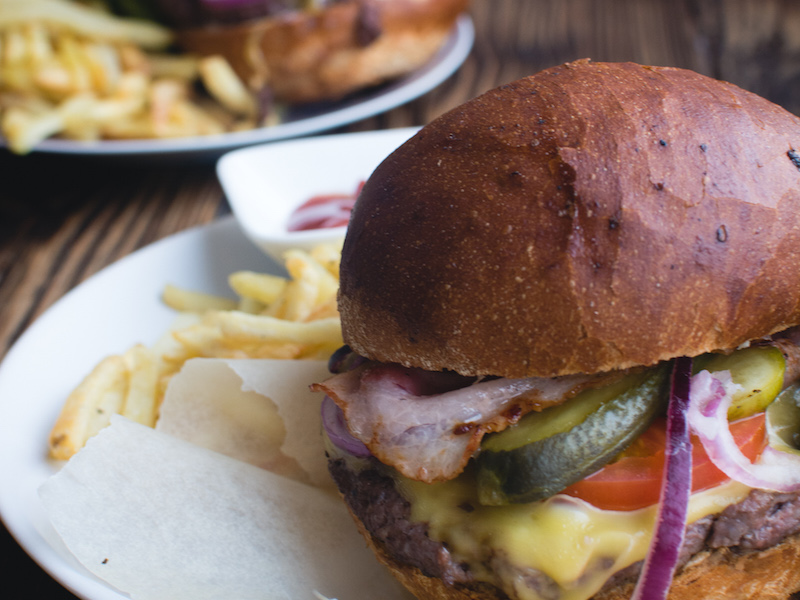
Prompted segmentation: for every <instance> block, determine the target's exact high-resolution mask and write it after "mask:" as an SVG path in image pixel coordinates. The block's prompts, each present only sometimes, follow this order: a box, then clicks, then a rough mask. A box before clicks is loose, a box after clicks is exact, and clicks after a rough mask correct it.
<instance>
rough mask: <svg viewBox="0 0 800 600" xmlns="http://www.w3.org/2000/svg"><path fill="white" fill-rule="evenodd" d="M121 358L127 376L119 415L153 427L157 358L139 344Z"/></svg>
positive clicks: (156, 385) (156, 396)
mask: <svg viewBox="0 0 800 600" xmlns="http://www.w3.org/2000/svg"><path fill="white" fill-rule="evenodd" d="M122 358H123V360H124V361H125V366H126V368H127V370H128V374H129V375H128V387H127V390H126V393H125V399H124V402H123V404H122V410H121V411H120V413H121V414H122V416H124V417H127V418H128V419H130V420H132V421H136V422H137V423H141V424H142V425H147V426H148V427H154V426H155V424H156V416H157V414H158V412H157V409H158V407H157V404H158V376H159V362H158V358H157V357H156V355H155V354H154V353H153V352H152V350H150V349H148V348H146V347H145V346H143V345H141V344H138V345H136V346H134V347H133V348H131V349H129V350H128V351H127V352H125V354H123V356H122Z"/></svg>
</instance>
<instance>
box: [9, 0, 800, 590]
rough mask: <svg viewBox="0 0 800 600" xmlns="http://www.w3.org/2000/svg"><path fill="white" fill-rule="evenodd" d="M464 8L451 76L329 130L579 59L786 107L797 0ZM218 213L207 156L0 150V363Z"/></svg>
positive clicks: (796, 107)
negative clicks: (713, 81) (472, 34)
mask: <svg viewBox="0 0 800 600" xmlns="http://www.w3.org/2000/svg"><path fill="white" fill-rule="evenodd" d="M472 15H473V18H474V21H475V26H476V42H475V47H474V50H473V52H472V54H471V55H470V57H469V58H468V59H467V61H466V62H465V64H464V65H463V67H462V68H461V69H460V70H459V71H458V72H457V73H456V74H455V75H454V76H452V77H451V78H450V79H448V80H447V81H446V82H444V83H443V84H442V85H441V86H440V87H438V88H437V89H436V90H434V91H432V92H430V93H428V94H427V95H425V96H424V97H422V98H420V99H418V100H416V101H414V102H411V103H410V104H408V105H405V106H402V107H400V108H397V109H394V110H392V111H390V112H388V113H386V114H383V115H380V116H377V117H373V118H369V119H366V120H364V121H362V122H359V123H355V124H353V125H351V126H348V127H344V128H342V129H341V130H339V132H344V131H347V132H349V131H363V130H370V129H385V128H391V127H401V126H407V125H422V124H424V123H426V122H428V121H430V120H431V119H433V118H434V117H436V116H437V115H439V114H441V113H442V112H444V111H446V110H447V109H450V108H452V107H454V106H456V105H458V104H460V103H461V102H463V101H465V100H467V99H469V98H472V97H474V96H476V95H477V94H479V93H481V92H483V91H485V90H488V89H490V88H492V87H494V86H497V85H499V84H502V83H505V82H508V81H511V80H513V79H516V78H519V77H522V76H525V75H528V74H531V73H534V72H536V71H538V70H540V69H542V68H545V67H548V66H552V65H555V64H558V63H561V62H565V61H569V60H575V59H579V58H586V57H589V58H592V59H595V60H608V61H627V60H630V61H635V62H641V63H649V64H655V65H672V66H678V67H685V68H690V69H694V70H696V71H699V72H701V73H704V74H707V75H711V76H714V77H718V78H722V79H727V80H729V81H732V82H734V83H736V84H738V85H741V86H742V87H745V88H747V89H749V90H751V91H754V92H757V93H760V94H762V95H764V96H766V97H768V98H769V99H771V100H773V101H775V102H777V103H780V104H782V105H784V106H785V107H786V108H788V109H790V110H792V111H793V112H796V113H799V114H800V93H799V92H800V4H798V3H797V2H794V1H793V0H724V1H723V0H605V1H604V2H598V1H596V0H473V6H472ZM228 212H229V208H228V206H227V204H226V200H225V198H224V195H223V193H222V189H221V187H220V184H219V182H218V181H217V178H216V175H215V171H214V164H213V162H205V163H194V164H175V163H171V162H170V163H167V164H163V163H159V162H157V161H149V162H147V161H144V162H142V161H132V160H131V161H124V162H123V161H119V160H116V161H115V160H107V159H88V158H81V157H64V156H56V155H44V154H36V153H34V154H31V155H29V156H24V157H19V156H13V155H10V154H8V153H5V152H2V153H0V358H2V357H3V356H4V354H5V353H6V352H7V351H8V349H9V347H10V346H11V345H12V344H13V343H14V341H15V340H16V339H17V338H18V337H19V336H20V334H21V333H22V332H23V331H24V330H25V328H26V327H27V326H29V325H30V324H31V323H32V322H33V321H34V320H35V319H36V318H37V317H38V316H39V315H41V314H42V312H43V311H45V310H46V309H47V308H48V307H49V306H50V305H51V304H52V303H53V302H54V301H55V300H57V299H58V298H59V297H61V296H62V295H63V294H64V293H66V292H67V291H68V290H70V289H71V288H73V287H74V286H76V285H78V284H79V283H81V282H82V281H84V280H85V279H86V278H88V277H90V276H91V275H92V274H94V273H96V272H97V271H98V270H100V269H102V268H103V267H105V266H107V265H109V264H110V263H112V262H114V261H116V260H118V259H119V258H121V257H123V256H125V255H127V254H129V253H131V252H133V251H134V250H136V249H138V248H141V247H142V246H145V245H147V244H149V243H151V242H154V241H156V240H158V239H161V238H163V237H165V236H168V235H170V234H173V233H175V232H177V231H181V230H183V229H186V228H188V227H193V226H196V225H203V224H206V223H209V222H211V221H213V220H215V219H217V218H219V217H220V216H222V215H225V214H227V213H228ZM7 400H8V399H2V401H7ZM5 425H6V424H0V426H5ZM42 443H43V444H44V440H43V441H42ZM0 552H1V555H2V556H3V558H4V562H3V573H4V575H5V581H4V585H5V586H6V587H7V588H8V589H11V590H13V589H15V585H14V584H15V583H16V584H17V585H18V586H19V589H20V590H21V593H18V594H15V597H19V598H49V599H66V598H74V596H72V595H71V594H70V593H69V592H67V591H66V590H64V589H63V588H61V587H60V586H59V585H58V584H57V583H56V582H54V581H53V580H51V579H50V578H49V577H48V576H47V575H46V574H45V573H44V572H43V571H42V570H40V569H39V568H38V566H36V565H35V564H34V563H33V561H31V560H30V559H29V558H28V557H27V555H25V553H24V552H23V551H22V550H21V549H20V548H19V547H18V546H17V545H16V544H15V543H14V541H13V539H12V538H11V536H10V535H8V533H7V532H6V531H5V530H2V533H0Z"/></svg>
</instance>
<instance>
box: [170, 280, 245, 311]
mask: <svg viewBox="0 0 800 600" xmlns="http://www.w3.org/2000/svg"><path fill="white" fill-rule="evenodd" d="M161 300H162V301H163V302H164V304H166V305H167V306H169V307H170V308H174V309H175V310H180V311H189V312H205V311H207V310H233V309H234V308H236V306H237V302H236V300H232V299H230V298H224V297H222V296H215V295H213V294H205V293H203V292H195V291H191V290H185V289H183V288H179V287H177V286H175V285H171V284H168V285H166V286H165V287H164V291H163V293H162V295H161Z"/></svg>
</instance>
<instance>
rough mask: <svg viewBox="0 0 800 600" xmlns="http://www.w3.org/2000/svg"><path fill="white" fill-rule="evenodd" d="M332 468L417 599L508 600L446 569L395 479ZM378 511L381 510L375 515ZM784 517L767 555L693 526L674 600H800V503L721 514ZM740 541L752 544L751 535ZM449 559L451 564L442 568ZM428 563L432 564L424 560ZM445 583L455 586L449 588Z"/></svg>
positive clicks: (620, 581)
mask: <svg viewBox="0 0 800 600" xmlns="http://www.w3.org/2000/svg"><path fill="white" fill-rule="evenodd" d="M329 467H330V471H331V474H332V475H333V478H334V480H335V481H336V484H337V486H338V487H339V490H340V492H341V493H342V496H343V497H344V500H345V504H346V505H347V508H348V510H349V511H350V514H351V515H352V517H353V520H354V521H355V523H356V525H357V527H358V529H359V531H360V532H361V534H362V536H363V537H364V538H365V540H366V541H367V544H368V546H369V547H370V548H371V549H372V551H373V552H374V553H375V555H376V556H377V557H378V559H379V560H380V561H381V562H382V563H383V564H384V565H386V567H388V568H389V570H390V571H391V572H392V574H393V575H394V576H395V578H396V579H397V580H398V581H399V582H400V583H402V584H403V586H405V587H406V589H408V590H409V591H410V592H411V593H412V594H414V595H415V596H416V597H417V598H419V599H420V600H511V598H510V597H509V596H508V595H507V594H506V593H505V592H504V591H503V590H501V589H500V588H499V587H497V586H495V585H493V584H490V583H485V582H480V581H474V580H471V579H469V577H468V576H465V571H460V572H456V571H454V570H453V565H450V567H445V566H444V564H445V563H446V562H448V561H449V560H450V558H451V557H449V553H448V552H447V550H446V548H445V547H444V546H443V545H442V544H440V543H438V542H435V541H433V540H432V539H430V538H428V537H427V534H426V530H427V526H425V525H424V524H419V523H416V524H412V523H411V522H410V521H408V518H409V516H410V509H409V505H408V502H407V501H405V500H404V499H402V497H401V496H400V494H399V492H398V491H397V490H396V488H395V487H394V484H393V483H392V481H393V480H392V479H391V478H390V477H386V476H385V475H383V474H381V473H380V472H379V471H378V470H376V469H373V468H369V467H368V468H366V469H363V470H359V471H354V470H351V469H350V468H349V467H348V466H347V464H346V461H344V460H341V459H331V460H330V461H329ZM377 505H383V506H384V508H381V509H380V510H376V509H375V507H376V506H377ZM782 510H783V511H786V512H784V513H783V518H785V517H786V516H787V514H790V515H793V516H791V517H790V518H791V519H792V523H791V524H790V525H788V528H786V526H784V527H785V529H784V532H786V533H788V535H786V536H785V537H783V535H782V534H777V535H779V536H780V537H778V538H773V541H775V542H776V543H774V544H773V545H772V546H769V547H767V548H760V549H744V548H743V547H742V546H738V545H736V546H733V547H727V546H720V547H710V546H709V545H708V543H706V542H705V540H706V539H710V538H711V537H712V533H711V529H710V523H711V522H712V521H713V520H714V519H715V518H716V516H709V517H705V518H704V519H702V520H701V521H698V522H697V523H695V524H693V525H691V526H690V527H689V528H688V529H687V544H688V546H686V545H685V546H684V550H685V551H686V550H687V548H693V549H689V550H688V552H687V553H685V554H682V556H683V557H684V558H683V561H682V566H681V567H680V568H679V570H678V571H677V572H676V574H675V577H674V580H673V584H672V587H671V589H670V593H669V596H668V598H669V600H695V599H697V598H704V599H710V600H715V599H719V600H723V599H724V600H787V599H789V598H792V599H793V600H800V594H797V595H796V596H792V594H793V593H796V592H799V591H800V531H799V529H800V524H797V523H796V522H795V521H796V511H797V510H800V495H798V494H773V493H770V492H758V491H754V492H752V493H751V495H750V497H748V499H747V500H745V501H743V502H741V503H740V504H738V505H734V506H731V507H729V508H728V509H726V511H723V513H721V515H719V518H720V519H721V520H723V521H726V522H727V523H731V522H732V521H733V522H736V521H737V520H738V519H739V518H740V515H742V514H743V512H748V511H749V512H754V513H755V512H758V513H759V514H762V515H765V519H766V520H767V521H769V520H770V519H773V521H777V520H780V518H778V515H779V513H781V511H782ZM772 525H774V522H773V523H772ZM420 528H422V531H421V530H420ZM698 532H700V533H699V535H698ZM742 533H743V534H744V535H743V537H747V534H746V532H742ZM689 540H692V541H689ZM778 540H779V541H778ZM735 543H738V542H735ZM770 543H772V542H770ZM693 544H697V545H696V546H694V545H693ZM703 546H705V547H703ZM403 555H405V556H404V557H403V558H398V556H401V557H402V556H403ZM445 555H447V556H448V558H447V559H444V560H443V559H442V557H443V556H445ZM426 556H427V557H428V558H427V559H425V558H423V557H426ZM431 557H433V558H431ZM414 560H419V561H420V562H418V566H417V565H413V564H407V562H406V561H409V562H414ZM456 568H457V569H461V568H463V566H457V567H456ZM436 569H441V571H439V573H440V576H431V575H432V574H433V575H436V573H437V572H436ZM423 570H424V571H423ZM639 571H640V563H639V564H635V565H631V566H630V567H628V568H627V569H624V570H623V571H621V572H618V573H617V574H616V575H614V576H613V577H612V579H611V580H610V581H609V582H607V583H606V585H605V587H604V588H603V589H602V590H600V591H599V592H598V593H597V594H595V595H594V596H593V597H592V600H623V599H627V598H630V597H631V595H632V594H633V590H634V587H635V585H636V579H637V577H638V573H639ZM448 577H449V578H450V579H451V581H445V579H446V578H448ZM556 593H557V592H556ZM553 600H557V596H553Z"/></svg>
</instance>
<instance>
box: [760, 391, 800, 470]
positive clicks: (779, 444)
mask: <svg viewBox="0 0 800 600" xmlns="http://www.w3.org/2000/svg"><path fill="white" fill-rule="evenodd" d="M767 433H768V435H769V445H770V446H772V447H773V448H775V449H776V450H780V451H782V452H792V453H794V454H800V385H798V384H796V383H795V384H794V385H791V386H789V387H788V388H786V389H785V390H783V391H782V392H781V393H780V394H779V395H778V397H777V398H775V401H774V402H773V403H772V404H770V405H769V406H768V407H767Z"/></svg>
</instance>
